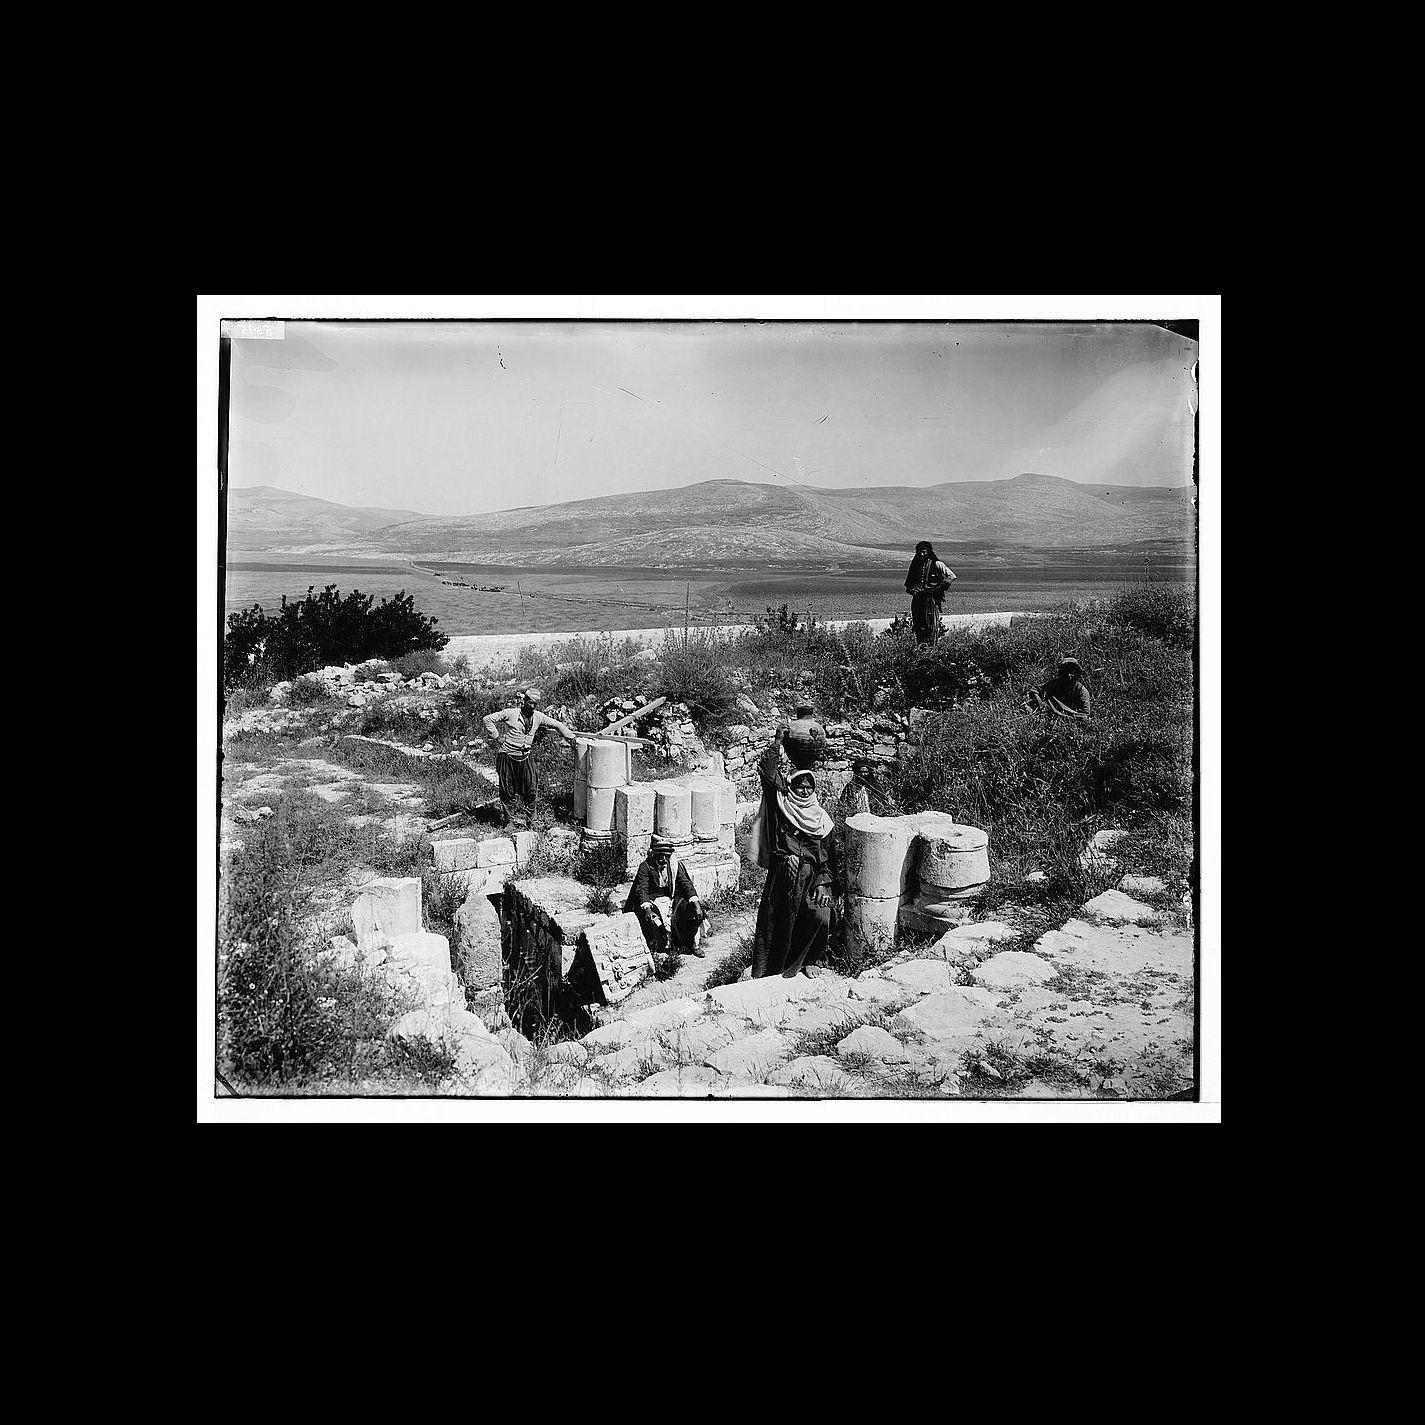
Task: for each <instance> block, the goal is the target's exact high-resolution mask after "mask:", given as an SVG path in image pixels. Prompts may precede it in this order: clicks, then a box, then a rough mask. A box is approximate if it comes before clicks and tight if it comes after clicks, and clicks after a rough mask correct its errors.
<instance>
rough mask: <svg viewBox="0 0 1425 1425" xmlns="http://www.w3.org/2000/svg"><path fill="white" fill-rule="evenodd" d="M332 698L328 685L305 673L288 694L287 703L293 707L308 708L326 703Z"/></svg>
mask: <svg viewBox="0 0 1425 1425" xmlns="http://www.w3.org/2000/svg"><path fill="white" fill-rule="evenodd" d="M330 697H331V694H330V693H329V692H328V691H327V685H326V684H325V683H323V682H322V680H321V679H320V678H314V677H312V676H311V674H309V673H304V674H303V675H302V676H301V677H300V678H298V679H296V680H295V681H294V682H293V684H292V687H291V690H290V691H289V692H288V694H287V701H288V702H289V703H290V704H291V705H292V706H293V707H308V706H310V705H311V704H313V703H324V702H326V701H327V700H328V699H329V698H330Z"/></svg>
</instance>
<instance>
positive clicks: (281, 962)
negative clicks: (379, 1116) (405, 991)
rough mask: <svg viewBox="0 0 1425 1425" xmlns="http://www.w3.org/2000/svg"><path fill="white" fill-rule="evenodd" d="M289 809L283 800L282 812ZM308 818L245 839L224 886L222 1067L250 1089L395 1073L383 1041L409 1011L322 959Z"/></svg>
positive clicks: (287, 817)
mask: <svg viewBox="0 0 1425 1425" xmlns="http://www.w3.org/2000/svg"><path fill="white" fill-rule="evenodd" d="M285 801H286V799H285V798H284V803H285ZM309 821H310V818H309V817H305V816H304V815H303V813H302V812H300V811H298V812H294V811H293V810H292V809H291V808H288V807H286V806H285V805H279V809H278V814H277V815H276V816H275V817H272V818H270V819H269V820H267V821H265V822H263V823H262V824H261V825H260V826H259V827H258V828H256V829H255V830H252V831H251V832H249V831H248V830H246V829H245V832H244V847H243V849H242V850H241V851H240V852H238V853H237V854H235V855H234V856H233V858H232V860H231V862H230V863H229V865H228V867H227V869H226V871H225V873H224V877H223V891H224V896H223V903H222V906H221V913H220V918H219V926H218V1034H219V1053H220V1058H221V1061H222V1063H223V1064H224V1066H225V1068H226V1070H227V1072H229V1073H230V1074H231V1075H232V1076H233V1077H234V1079H235V1080H236V1081H237V1082H238V1084H239V1085H240V1086H241V1087H243V1088H249V1089H256V1090H262V1089H265V1088H271V1087H274V1086H281V1087H284V1088H300V1087H302V1086H304V1085H310V1084H323V1083H328V1082H330V1081H332V1080H346V1081H348V1082H350V1081H353V1080H358V1079H363V1078H366V1077H369V1076H373V1075H374V1076H377V1077H380V1076H382V1075H383V1074H385V1073H387V1072H388V1070H389V1065H388V1064H387V1062H386V1058H385V1050H384V1047H383V1043H382V1040H383V1036H384V1035H385V1032H386V1030H387V1029H388V1028H389V1027H390V1025H391V1024H392V1023H393V1022H394V1021H395V1019H396V1018H397V1017H398V1016H399V1015H400V1014H402V1013H403V1012H404V1011H405V1009H407V1008H408V1007H409V1005H408V1004H407V1003H406V1002H405V1001H404V1000H402V999H401V998H399V997H393V996H392V995H391V993H390V991H389V990H388V989H387V987H386V985H385V982H384V980H383V979H382V978H381V977H380V976H368V975H365V974H363V973H362V972H361V970H360V969H359V968H356V967H352V966H349V965H346V966H343V965H338V964H336V963H334V962H332V961H330V960H325V959H323V958H322V957H321V956H320V955H319V954H318V953H317V948H318V943H319V942H318V939H317V937H316V936H315V935H314V916H313V898H312V890H311V886H312V885H313V884H314V883H315V881H316V880H318V879H324V878H322V877H315V876H312V875H311V874H310V871H311V867H312V864H313V849H312V847H311V845H310V844H309V843H310V842H311V841H312V840H313V839H314V838H316V837H317V836H318V832H317V830H316V829H315V828H314V827H313V826H311V825H309V824H308V822H309Z"/></svg>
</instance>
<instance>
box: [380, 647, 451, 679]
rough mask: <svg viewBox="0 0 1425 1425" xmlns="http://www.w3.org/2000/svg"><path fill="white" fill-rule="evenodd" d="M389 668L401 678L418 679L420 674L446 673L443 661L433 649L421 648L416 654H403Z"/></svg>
mask: <svg viewBox="0 0 1425 1425" xmlns="http://www.w3.org/2000/svg"><path fill="white" fill-rule="evenodd" d="M391 667H392V668H394V669H395V671H396V672H397V673H399V674H400V675H401V677H403V678H419V677H420V675H421V674H422V673H445V672H447V671H448V670H447V668H446V663H445V659H444V658H442V657H441V656H440V654H439V653H437V652H436V651H435V650H434V649H431V648H423V649H421V650H419V651H418V652H416V653H403V654H402V655H401V657H399V658H397V659H396V660H395V661H394V662H393V663H392V664H391Z"/></svg>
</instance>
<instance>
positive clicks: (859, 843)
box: [846, 811, 915, 933]
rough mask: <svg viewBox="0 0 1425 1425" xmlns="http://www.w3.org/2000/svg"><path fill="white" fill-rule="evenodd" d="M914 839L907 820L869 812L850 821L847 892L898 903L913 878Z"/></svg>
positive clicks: (848, 825) (847, 854)
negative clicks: (911, 861)
mask: <svg viewBox="0 0 1425 1425" xmlns="http://www.w3.org/2000/svg"><path fill="white" fill-rule="evenodd" d="M914 838H915V833H914V830H913V829H912V828H911V826H910V825H909V823H908V821H907V819H906V818H904V817H888V816H876V815H875V814H874V813H872V812H868V811H867V812H858V813H857V814H856V815H855V816H852V817H848V818H847V819H846V889H847V890H848V891H849V892H850V893H851V895H853V896H855V897H857V898H858V899H875V900H890V899H894V900H899V899H900V896H901V893H902V891H904V890H905V888H906V883H907V879H908V877H909V874H910V865H909V861H910V847H911V842H912V841H913V840H914ZM892 932H893V933H894V923H893V924H892Z"/></svg>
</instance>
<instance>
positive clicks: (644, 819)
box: [614, 782, 655, 841]
mask: <svg viewBox="0 0 1425 1425" xmlns="http://www.w3.org/2000/svg"><path fill="white" fill-rule="evenodd" d="M654 796H655V794H654V791H653V788H652V787H647V786H640V785H639V784H638V783H636V782H635V783H632V784H631V785H629V786H627V787H619V788H618V789H617V791H615V792H614V830H615V831H616V832H617V833H618V835H619V837H620V839H621V840H624V841H629V840H631V839H632V838H633V837H635V836H651V835H652V834H653V802H654Z"/></svg>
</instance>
